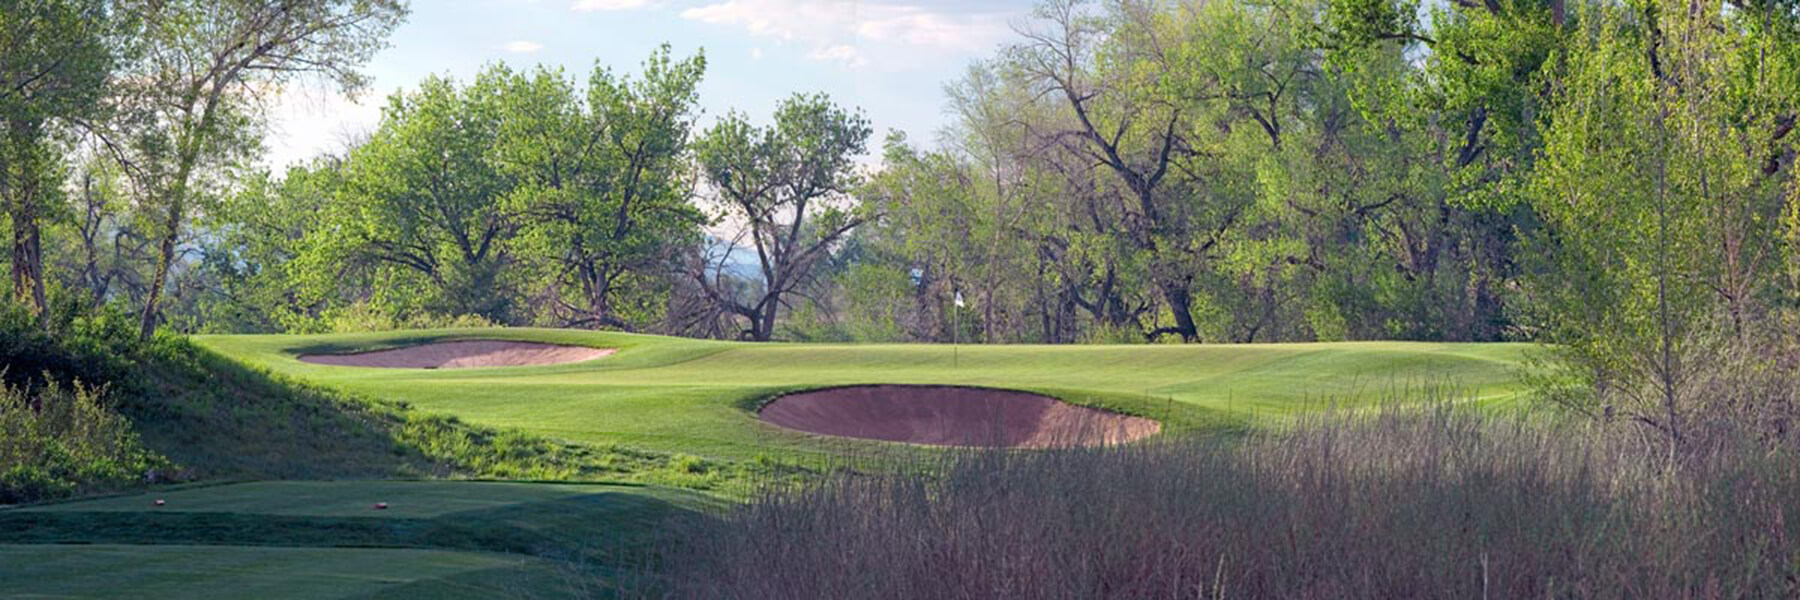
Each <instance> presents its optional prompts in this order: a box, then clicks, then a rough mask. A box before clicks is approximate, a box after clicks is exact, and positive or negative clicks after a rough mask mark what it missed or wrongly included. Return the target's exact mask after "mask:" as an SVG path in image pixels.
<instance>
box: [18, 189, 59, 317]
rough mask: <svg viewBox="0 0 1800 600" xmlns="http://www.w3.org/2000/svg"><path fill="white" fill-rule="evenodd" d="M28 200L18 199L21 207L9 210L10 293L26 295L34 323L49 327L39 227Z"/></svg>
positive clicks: (21, 296)
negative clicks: (11, 285)
mask: <svg viewBox="0 0 1800 600" xmlns="http://www.w3.org/2000/svg"><path fill="white" fill-rule="evenodd" d="M30 202H31V201H30V200H22V201H21V204H22V205H23V206H21V207H20V208H21V210H19V211H16V212H14V213H13V245H12V256H13V261H12V276H13V294H14V295H15V297H17V298H19V299H21V300H24V299H27V298H29V299H30V301H31V307H32V309H33V310H34V311H35V312H36V313H37V317H38V326H39V327H41V328H43V329H44V330H46V331H48V330H49V329H50V310H49V302H48V301H47V300H46V298H45V294H44V252H43V242H42V236H41V229H40V227H39V225H38V217H37V215H36V214H35V213H36V211H35V210H33V207H32V206H31V204H30Z"/></svg>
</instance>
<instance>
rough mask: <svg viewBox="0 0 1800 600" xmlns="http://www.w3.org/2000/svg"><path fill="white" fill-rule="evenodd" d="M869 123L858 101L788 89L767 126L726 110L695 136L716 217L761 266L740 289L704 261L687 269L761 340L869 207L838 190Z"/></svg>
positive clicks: (848, 181)
mask: <svg viewBox="0 0 1800 600" xmlns="http://www.w3.org/2000/svg"><path fill="white" fill-rule="evenodd" d="M872 131H873V130H872V129H870V127H869V120H868V118H867V117H864V116H863V115H862V113H861V112H860V111H855V110H849V109H845V108H843V107H840V106H838V105H837V104H834V103H833V102H832V101H831V98H829V97H827V96H826V95H824V94H812V95H805V94H795V95H794V96H792V97H789V98H787V99H786V100H783V101H782V102H781V103H780V104H779V105H777V106H776V107H775V122H774V124H772V125H770V126H768V127H758V126H756V125H752V124H750V122H749V120H748V119H747V118H746V117H745V116H744V115H743V114H740V113H736V112H733V113H731V114H728V115H726V116H725V118H723V119H721V120H720V121H719V122H718V123H717V124H715V125H713V126H712V127H711V128H709V129H707V130H706V132H705V133H703V134H701V136H700V138H699V139H698V140H697V141H696V142H695V144H694V152H695V155H696V160H697V161H698V163H699V168H700V171H701V173H702V174H703V175H704V176H705V178H706V181H707V183H709V184H711V185H712V187H713V188H714V189H715V190H717V192H718V194H719V197H720V206H719V207H718V208H719V211H718V212H719V214H718V217H719V218H720V219H722V220H727V221H731V222H737V223H741V226H742V227H743V228H744V231H743V237H745V238H746V241H747V243H748V244H749V245H751V246H753V247H754V248H755V251H756V258H757V261H758V263H759V264H760V266H761V267H762V277H761V281H760V282H759V283H761V284H762V285H761V289H760V290H758V291H757V292H754V293H752V294H750V295H749V297H745V298H739V297H733V296H732V294H731V293H730V292H729V291H727V290H726V289H725V288H726V287H727V286H726V284H725V282H722V281H720V279H721V278H720V277H719V276H717V275H716V274H709V273H705V272H704V270H705V269H706V268H708V267H710V266H703V268H702V272H700V273H698V274H696V277H695V279H696V281H697V283H699V285H700V286H701V287H702V288H703V289H704V290H705V292H706V294H707V296H708V297H709V298H710V299H711V300H712V301H713V302H714V303H716V304H718V305H719V306H721V307H722V308H723V309H724V310H726V311H728V312H730V313H732V314H734V315H736V316H741V317H743V319H744V320H746V321H748V323H747V327H746V329H745V330H744V331H743V335H742V337H744V338H747V339H752V340H757V341H768V340H769V339H770V338H771V337H772V336H773V335H774V332H775V325H776V319H777V317H778V316H779V314H780V313H781V311H782V310H783V309H785V308H787V304H788V295H789V294H791V293H792V292H793V291H794V290H795V289H797V288H799V287H800V286H802V285H804V284H806V283H808V282H810V281H811V280H812V278H813V277H814V275H816V269H817V268H818V266H819V265H820V264H821V263H822V262H824V261H825V260H826V259H827V258H829V257H830V255H831V252H832V250H833V249H834V247H835V246H837V244H838V243H839V241H840V240H841V239H842V238H843V237H844V236H845V235H846V234H848V233H849V232H850V231H851V230H853V229H855V228H856V227H857V226H859V225H861V224H862V223H863V222H865V221H867V220H868V218H869V212H870V210H872V209H871V208H870V207H869V206H868V205H866V204H859V203H853V202H848V201H847V200H848V198H847V196H848V194H850V192H851V191H852V189H853V188H855V186H856V185H857V184H858V182H859V181H860V175H859V174H858V173H857V172H856V169H855V167H856V162H855V159H856V156H857V155H859V154H862V152H863V150H864V149H865V147H866V145H867V143H868V139H869V135H870V133H872Z"/></svg>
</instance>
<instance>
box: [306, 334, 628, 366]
mask: <svg viewBox="0 0 1800 600" xmlns="http://www.w3.org/2000/svg"><path fill="white" fill-rule="evenodd" d="M616 351H617V350H615V349H613V348H589V347H586V346H563V345H559V344H539V343H535V342H505V341H500V340H472V341H462V342H438V343H435V344H420V345H417V346H406V347H404V348H392V349H388V350H375V351H373V352H357V353H355V354H304V355H301V356H300V360H301V362H309V363H313V364H320V365H336V366H340V367H381V368H388V369H467V368H472V367H516V366H522V365H559V364H563V363H572V362H581V361H584V360H594V359H596V358H600V357H603V356H606V355H608V354H612V353H613V352H616Z"/></svg>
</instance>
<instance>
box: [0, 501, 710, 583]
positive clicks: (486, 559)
mask: <svg viewBox="0 0 1800 600" xmlns="http://www.w3.org/2000/svg"><path fill="white" fill-rule="evenodd" d="M156 498H161V499H164V500H166V501H167V504H166V505H165V506H162V507H153V506H152V505H151V501H152V500H153V499H156ZM375 502H387V503H389V506H390V508H388V509H387V510H375V509H374V508H373V504H374V503H375ZM716 502H717V501H715V500H711V499H708V498H705V497H702V496H699V495H697V494H692V493H685V492H679V491H673V490H667V489H660V488H646V487H637V486H617V485H566V484H528V483H489V482H469V481H461V482H447V481H422V482H396V481H345V482H255V483H241V484H229V485H213V486H190V487H185V488H180V489H165V490H158V491H156V492H153V493H148V494H134V495H123V496H116V497H110V498H100V499H93V500H84V501H76V502H67V503H60V504H50V505H42V506H35V507H22V508H13V509H0V580H4V581H7V582H8V583H7V585H6V586H5V587H4V588H3V589H0V598H5V597H12V596H13V595H17V596H20V597H43V596H51V597H79V598H117V597H135V598H162V597H166V598H243V597H256V598H345V597H355V598H365V597H384V598H385V597H391V598H427V597H429V598H490V597H505V596H521V595H527V596H529V595H539V594H542V595H556V594H557V593H558V592H559V591H560V590H562V589H563V588H565V587H566V586H569V585H571V584H578V583H581V581H580V580H571V579H570V578H569V577H567V575H566V574H565V573H563V572H560V571H559V567H558V566H557V565H558V564H559V563H557V562H556V561H561V560H564V559H570V558H582V559H585V560H590V561H596V562H597V563H599V564H620V565H625V564H630V561H631V560H633V559H636V558H640V557H641V556H642V555H643V552H644V550H645V548H646V546H645V544H647V543H649V542H650V540H651V539H652V536H653V535H654V532H655V529H656V527H658V526H659V525H660V524H662V523H664V520H665V519H666V518H668V517H670V516H672V515H675V514H678V513H681V512H685V511H690V510H696V509H706V508H709V507H716V506H717V504H716ZM76 544H79V545H76ZM597 574H601V575H604V573H597ZM614 575H617V574H616V573H615V574H614Z"/></svg>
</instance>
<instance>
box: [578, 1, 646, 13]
mask: <svg viewBox="0 0 1800 600" xmlns="http://www.w3.org/2000/svg"><path fill="white" fill-rule="evenodd" d="M649 4H650V0H576V2H575V4H574V5H573V6H570V7H569V8H570V9H571V10H574V11H575V12H595V11H603V10H631V9H634V8H643V7H645V6H649Z"/></svg>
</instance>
